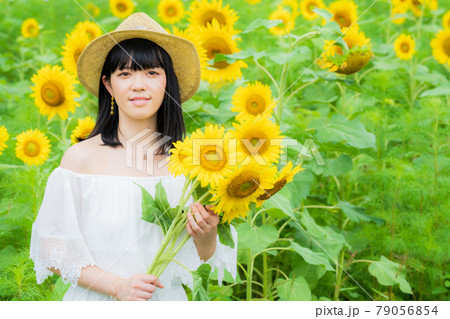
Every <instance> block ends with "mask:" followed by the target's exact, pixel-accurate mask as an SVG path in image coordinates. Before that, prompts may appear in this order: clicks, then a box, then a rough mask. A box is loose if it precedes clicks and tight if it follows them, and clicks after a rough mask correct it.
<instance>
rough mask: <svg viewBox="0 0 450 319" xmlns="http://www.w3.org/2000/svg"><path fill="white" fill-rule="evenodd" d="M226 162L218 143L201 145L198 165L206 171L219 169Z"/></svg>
mask: <svg viewBox="0 0 450 319" xmlns="http://www.w3.org/2000/svg"><path fill="white" fill-rule="evenodd" d="M226 163H227V159H226V154H225V152H224V151H223V149H222V148H221V147H220V146H218V145H203V146H201V148H200V165H201V166H202V167H203V168H204V169H206V170H208V171H220V170H221V169H222V168H223V167H224V166H225V164H226Z"/></svg>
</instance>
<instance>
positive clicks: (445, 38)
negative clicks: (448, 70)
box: [431, 30, 450, 65]
mask: <svg viewBox="0 0 450 319" xmlns="http://www.w3.org/2000/svg"><path fill="white" fill-rule="evenodd" d="M431 48H432V49H433V56H434V58H435V59H436V60H437V61H438V62H439V63H441V64H447V65H450V30H441V31H439V33H438V34H436V38H434V39H433V40H431Z"/></svg>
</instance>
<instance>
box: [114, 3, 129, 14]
mask: <svg viewBox="0 0 450 319" xmlns="http://www.w3.org/2000/svg"><path fill="white" fill-rule="evenodd" d="M116 9H117V11H120V12H125V11H126V10H127V6H126V4H124V3H121V2H119V3H118V4H117V6H116Z"/></svg>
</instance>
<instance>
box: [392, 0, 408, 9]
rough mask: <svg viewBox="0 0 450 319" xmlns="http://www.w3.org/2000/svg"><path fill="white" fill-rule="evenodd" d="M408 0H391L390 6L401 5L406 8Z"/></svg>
mask: <svg viewBox="0 0 450 319" xmlns="http://www.w3.org/2000/svg"><path fill="white" fill-rule="evenodd" d="M409 1H410V0H392V1H391V3H392V7H402V8H404V9H405V11H406V10H408V8H409Z"/></svg>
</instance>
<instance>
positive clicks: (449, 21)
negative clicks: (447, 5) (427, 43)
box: [442, 11, 450, 30]
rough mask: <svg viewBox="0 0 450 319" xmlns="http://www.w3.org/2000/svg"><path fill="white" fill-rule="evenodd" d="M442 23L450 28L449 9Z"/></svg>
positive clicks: (445, 27) (447, 28) (446, 27)
mask: <svg viewBox="0 0 450 319" xmlns="http://www.w3.org/2000/svg"><path fill="white" fill-rule="evenodd" d="M442 25H443V26H444V29H446V30H450V11H447V13H446V14H444V16H443V17H442Z"/></svg>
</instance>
